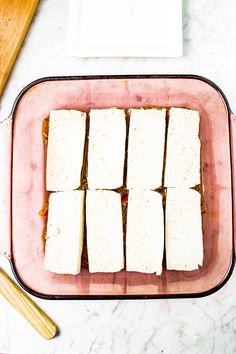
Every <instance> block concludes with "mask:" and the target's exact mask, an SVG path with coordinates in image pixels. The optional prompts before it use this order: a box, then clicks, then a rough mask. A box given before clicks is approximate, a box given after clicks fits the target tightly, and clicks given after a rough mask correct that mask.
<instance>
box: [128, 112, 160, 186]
mask: <svg viewBox="0 0 236 354" xmlns="http://www.w3.org/2000/svg"><path fill="white" fill-rule="evenodd" d="M165 116H166V110H165V109H162V110H157V109H145V110H144V109H131V110H130V127H129V140H128V166H127V189H131V188H133V189H156V188H159V187H160V186H161V185H162V173H163V162H164V147H165V125H166V119H165Z"/></svg>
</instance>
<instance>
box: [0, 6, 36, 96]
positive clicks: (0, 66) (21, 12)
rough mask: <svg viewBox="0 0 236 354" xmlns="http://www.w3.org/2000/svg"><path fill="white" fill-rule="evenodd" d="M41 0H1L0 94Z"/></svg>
mask: <svg viewBox="0 0 236 354" xmlns="http://www.w3.org/2000/svg"><path fill="white" fill-rule="evenodd" d="M38 3H39V0H0V96H1V94H2V91H3V88H4V86H5V84H6V81H7V78H8V76H9V74H10V72H11V69H12V66H13V64H14V62H15V60H16V57H17V54H18V52H19V50H20V47H21V45H22V43H23V40H24V38H25V35H26V33H27V30H28V28H29V25H30V23H31V20H32V18H33V15H34V13H35V10H36V8H37V5H38Z"/></svg>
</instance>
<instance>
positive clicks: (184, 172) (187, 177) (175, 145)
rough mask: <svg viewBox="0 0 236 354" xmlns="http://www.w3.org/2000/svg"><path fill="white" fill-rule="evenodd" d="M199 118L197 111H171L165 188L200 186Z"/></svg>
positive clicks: (176, 109)
mask: <svg viewBox="0 0 236 354" xmlns="http://www.w3.org/2000/svg"><path fill="white" fill-rule="evenodd" d="M199 123H200V117H199V113H198V112H197V111H191V110H187V109H182V108H171V110H170V115H169V125H168V133H167V150H166V166H165V179H164V186H165V187H186V188H189V187H194V186H196V185H198V184H200V150H201V144H200V139H199Z"/></svg>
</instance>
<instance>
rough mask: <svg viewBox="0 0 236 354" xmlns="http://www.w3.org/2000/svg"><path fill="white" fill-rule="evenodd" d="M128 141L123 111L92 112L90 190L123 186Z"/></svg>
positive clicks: (89, 161) (101, 110)
mask: <svg viewBox="0 0 236 354" xmlns="http://www.w3.org/2000/svg"><path fill="white" fill-rule="evenodd" d="M125 140H126V120H125V112H124V110H122V109H116V108H111V109H92V110H91V111H90V127H89V146H88V188H89V189H116V188H119V187H121V186H122V185H123V174H124V159H125Z"/></svg>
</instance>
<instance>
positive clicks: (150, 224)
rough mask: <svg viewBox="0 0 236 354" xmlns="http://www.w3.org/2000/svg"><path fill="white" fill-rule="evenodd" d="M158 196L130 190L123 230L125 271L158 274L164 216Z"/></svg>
mask: <svg viewBox="0 0 236 354" xmlns="http://www.w3.org/2000/svg"><path fill="white" fill-rule="evenodd" d="M163 214H164V213H163V207H162V196H161V194H159V193H158V192H153V191H148V190H132V189H131V190H130V191H129V199H128V214H127V228H126V270H127V271H135V272H142V273H156V274H157V275H160V274H161V273H162V260H163V250H164V215H163Z"/></svg>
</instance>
